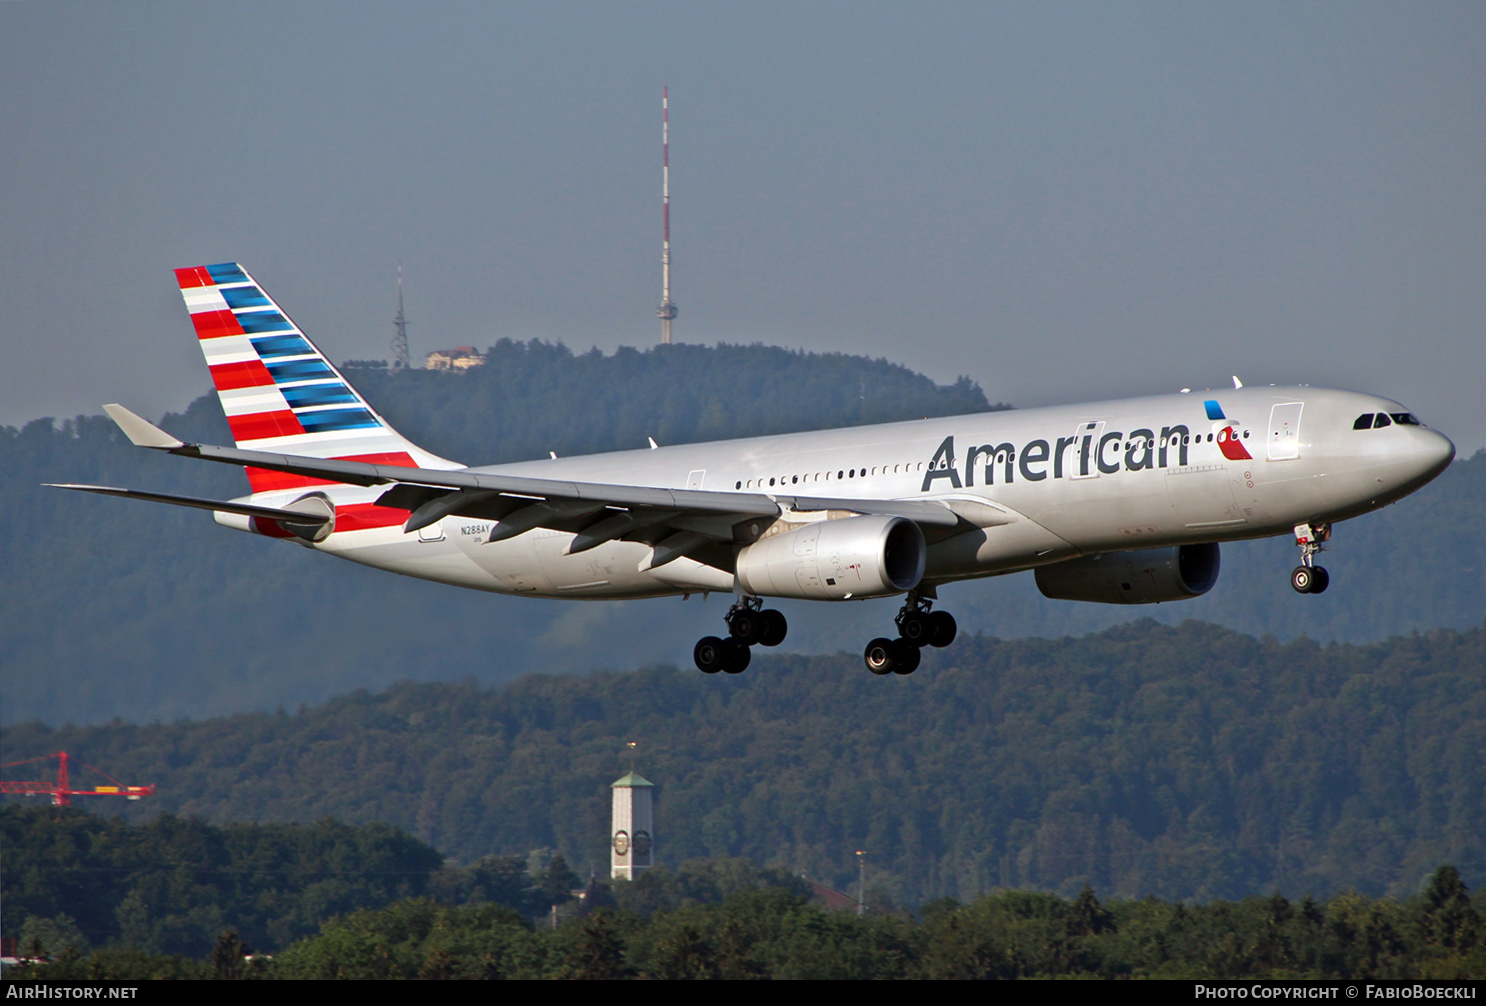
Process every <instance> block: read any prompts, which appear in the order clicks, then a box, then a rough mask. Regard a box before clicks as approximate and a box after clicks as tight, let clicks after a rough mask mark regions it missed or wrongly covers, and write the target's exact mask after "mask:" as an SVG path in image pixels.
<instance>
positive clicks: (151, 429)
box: [103, 405, 186, 451]
mask: <svg viewBox="0 0 1486 1006" xmlns="http://www.w3.org/2000/svg"><path fill="white" fill-rule="evenodd" d="M103 411H104V412H107V413H108V418H110V419H112V420H113V421H114V423H115V424H116V425H117V426H118V428H119V429H121V430H123V431H124V436H126V437H128V438H129V442H130V443H132V444H133V445H134V446H135V447H153V448H155V449H156V450H160V451H169V450H174V449H175V448H177V447H184V446H186V445H185V444H184V443H183V442H182V441H180V440H177V439H176V438H175V437H172V436H171V435H170V434H169V433H166V432H165V431H164V430H162V429H160V427H158V426H155V425H152V424H151V423H150V422H148V421H147V420H144V419H141V418H139V417H138V416H136V415H135V414H134V413H132V412H130V411H129V410H128V409H126V408H124V407H123V406H122V405H105V406H104V407H103Z"/></svg>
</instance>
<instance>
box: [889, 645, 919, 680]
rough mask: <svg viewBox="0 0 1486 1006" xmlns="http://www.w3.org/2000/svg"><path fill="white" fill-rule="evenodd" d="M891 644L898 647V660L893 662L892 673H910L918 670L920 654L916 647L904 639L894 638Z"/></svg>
mask: <svg viewBox="0 0 1486 1006" xmlns="http://www.w3.org/2000/svg"><path fill="white" fill-rule="evenodd" d="M893 645H894V646H896V647H897V648H898V660H897V662H896V663H895V664H893V673H894V674H912V673H913V672H914V671H916V670H918V662H919V659H920V657H921V656H922V654H920V653H919V649H918V647H917V646H914V645H913V644H912V643H910V642H909V641H908V640H906V639H898V640H894V641H893Z"/></svg>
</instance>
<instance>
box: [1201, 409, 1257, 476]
mask: <svg viewBox="0 0 1486 1006" xmlns="http://www.w3.org/2000/svg"><path fill="white" fill-rule="evenodd" d="M1202 404H1203V405H1204V406H1205V407H1206V408H1207V418H1208V419H1211V420H1214V422H1213V433H1214V434H1215V436H1214V437H1213V439H1214V440H1216V441H1217V442H1218V449H1219V450H1220V451H1222V452H1223V457H1225V458H1227V459H1228V460H1229V461H1252V460H1253V455H1252V454H1250V453H1249V451H1248V448H1246V447H1244V445H1243V441H1242V440H1241V439H1240V436H1239V432H1238V430H1237V429H1235V428H1234V421H1233V420H1230V419H1229V418H1228V417H1227V416H1225V415H1223V407H1222V406H1221V405H1219V404H1218V402H1217V400H1216V399H1213V398H1209V399H1208V400H1207V401H1205V402H1203V403H1202Z"/></svg>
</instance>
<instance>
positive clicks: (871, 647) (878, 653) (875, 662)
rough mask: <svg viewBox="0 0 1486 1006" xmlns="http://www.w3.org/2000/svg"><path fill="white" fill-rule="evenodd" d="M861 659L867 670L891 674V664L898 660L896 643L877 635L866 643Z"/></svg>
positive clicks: (874, 672)
mask: <svg viewBox="0 0 1486 1006" xmlns="http://www.w3.org/2000/svg"><path fill="white" fill-rule="evenodd" d="M862 659H863V660H864V661H866V663H867V670H869V671H871V672H872V673H873V674H891V673H893V665H894V664H896V663H897V662H898V647H897V644H896V643H894V642H893V641H892V640H891V639H886V638H884V637H882V636H878V637H877V638H876V639H874V640H872V642H870V643H868V644H867V649H866V652H864V653H863V654H862Z"/></svg>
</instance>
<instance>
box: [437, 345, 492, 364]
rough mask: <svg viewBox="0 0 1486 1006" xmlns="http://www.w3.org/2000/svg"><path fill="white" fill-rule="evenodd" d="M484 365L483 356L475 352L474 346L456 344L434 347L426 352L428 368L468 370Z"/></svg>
mask: <svg viewBox="0 0 1486 1006" xmlns="http://www.w3.org/2000/svg"><path fill="white" fill-rule="evenodd" d="M483 366H485V356H484V354H482V353H477V352H475V347H474V346H456V347H454V348H453V349H435V350H434V351H433V352H432V353H429V354H428V369H429V370H469V369H470V368H471V367H483Z"/></svg>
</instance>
